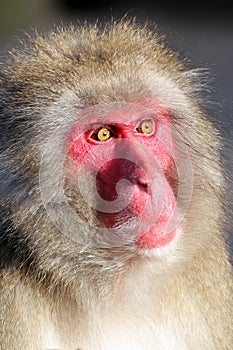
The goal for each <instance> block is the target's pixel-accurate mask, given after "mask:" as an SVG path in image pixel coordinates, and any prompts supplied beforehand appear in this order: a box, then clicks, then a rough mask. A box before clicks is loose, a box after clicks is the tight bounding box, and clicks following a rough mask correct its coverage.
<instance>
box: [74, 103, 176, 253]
mask: <svg viewBox="0 0 233 350" xmlns="http://www.w3.org/2000/svg"><path fill="white" fill-rule="evenodd" d="M148 110H149V109H146V108H144V107H142V106H140V108H137V107H136V109H135V106H134V107H133V109H132V107H130V108H127V106H123V107H122V108H119V107H118V108H116V109H115V110H114V109H113V108H110V110H109V111H108V113H107V115H106V116H104V117H103V116H102V117H98V116H97V117H95V118H93V115H92V116H90V119H88V118H85V122H84V123H83V124H82V122H81V123H79V125H78V126H76V127H75V128H74V129H73V131H72V133H71V136H70V138H69V155H70V156H71V157H72V158H73V160H74V161H75V163H76V164H77V166H78V169H82V171H84V172H85V170H84V169H87V167H88V168H89V169H88V170H93V171H94V172H95V175H96V176H95V181H96V184H95V185H96V189H97V191H96V193H97V194H98V196H99V197H100V202H101V203H102V202H103V203H104V205H102V206H101V205H99V207H98V204H97V212H98V213H99V215H100V217H101V218H102V220H103V222H104V225H105V226H106V227H108V228H111V229H114V228H117V227H124V225H126V226H125V227H130V226H129V225H130V224H132V228H131V230H129V231H128V232H130V235H131V236H132V237H131V239H132V241H133V242H134V243H135V244H136V245H137V246H139V247H143V248H155V247H160V246H164V245H166V244H168V243H169V242H170V241H171V240H172V239H173V237H174V236H175V230H173V231H172V232H169V230H168V224H169V221H170V219H171V216H172V214H173V212H174V209H175V206H176V198H175V185H174V183H173V181H172V179H174V173H175V172H176V170H175V164H174V161H173V156H172V150H173V143H172V137H171V123H170V119H169V117H168V116H167V115H166V114H165V113H161V112H160V113H158V112H156V111H151V110H149V111H148ZM93 119H94V120H95V122H94V123H93ZM89 120H90V121H89ZM84 163H85V164H86V165H85V166H84V167H83V164H84ZM122 180H128V181H129V182H130V187H129V186H128V187H127V185H128V183H123V185H125V187H124V186H123V187H121V191H120V190H119V187H118V186H119V185H120V182H121V181H122ZM122 188H123V189H122ZM119 191H120V192H121V193H119ZM120 197H121V198H120ZM97 202H98V201H97ZM114 205H115V207H114ZM127 224H128V226H127ZM122 225H123V226H122ZM128 234H129V233H128Z"/></svg>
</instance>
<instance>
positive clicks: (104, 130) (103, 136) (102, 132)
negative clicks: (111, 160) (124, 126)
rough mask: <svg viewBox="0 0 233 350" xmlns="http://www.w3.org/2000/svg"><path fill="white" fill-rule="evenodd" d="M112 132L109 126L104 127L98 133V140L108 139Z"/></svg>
mask: <svg viewBox="0 0 233 350" xmlns="http://www.w3.org/2000/svg"><path fill="white" fill-rule="evenodd" d="M110 136H111V132H110V130H108V129H107V128H102V129H100V130H99V131H98V133H97V139H98V141H106V140H108V139H109V138H110Z"/></svg>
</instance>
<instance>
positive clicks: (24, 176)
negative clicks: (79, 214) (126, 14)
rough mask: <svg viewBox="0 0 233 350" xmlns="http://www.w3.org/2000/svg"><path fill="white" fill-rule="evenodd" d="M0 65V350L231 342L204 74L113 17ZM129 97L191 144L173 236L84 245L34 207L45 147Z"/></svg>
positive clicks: (49, 39) (225, 349)
mask: <svg viewBox="0 0 233 350" xmlns="http://www.w3.org/2000/svg"><path fill="white" fill-rule="evenodd" d="M0 74H1V75H0V86H1V90H0V93H1V105H0V113H1V132H0V133H1V155H0V161H1V167H2V170H1V174H0V179H1V185H0V186H1V238H0V249H1V261H0V263H1V280H0V288H1V294H0V348H1V350H17V349H20V350H21V349H24V350H41V349H55V348H59V349H62V350H73V349H74V350H75V349H77V348H78V349H82V350H94V349H95V350H96V349H98V350H116V349H122V350H123V349H124V350H128V349H134V350H146V349H147V350H152V349H156V350H177V349H180V350H181V349H182V350H196V349H198V350H231V349H232V344H233V325H232V319H233V317H232V316H233V314H232V304H233V303H232V295H233V288H232V274H231V267H230V263H229V259H228V253H227V250H226V247H225V242H224V237H223V227H224V220H225V219H224V187H225V185H224V182H225V181H224V177H223V175H222V169H221V164H220V159H219V151H220V148H221V140H220V138H219V136H218V131H217V130H216V129H215V128H214V126H213V125H212V123H211V121H209V118H207V117H206V116H205V115H204V113H203V112H202V107H201V106H202V99H201V93H202V90H203V83H202V80H201V72H199V71H198V70H190V69H189V68H187V67H185V66H184V65H183V63H181V62H180V60H179V59H178V57H177V55H176V54H174V53H173V52H171V51H170V50H169V49H167V48H165V47H164V44H163V43H162V40H161V39H160V38H159V37H158V36H157V34H156V33H155V32H154V30H150V29H149V28H147V27H146V26H145V27H143V28H141V27H140V26H137V25H136V24H135V23H134V22H119V23H112V24H111V25H109V26H106V27H105V28H104V29H102V30H100V29H99V28H98V27H97V26H92V27H88V26H86V27H84V28H78V29H76V28H73V27H71V28H69V29H58V30H57V31H55V32H51V33H49V34H48V35H47V36H45V37H42V36H39V35H37V36H36V38H35V39H29V43H27V44H23V47H22V49H21V50H20V51H16V52H13V53H12V54H11V56H10V58H9V59H8V61H7V63H6V65H4V66H3V67H2V68H1V73H0ZM138 101H139V102H140V101H143V103H144V104H146V105H147V106H152V107H153V106H154V105H156V106H157V107H158V106H159V108H162V109H166V110H167V111H168V112H169V114H170V115H171V116H172V119H173V125H174V128H175V130H176V132H177V134H178V135H179V137H180V138H181V139H182V141H183V142H184V143H185V144H186V145H187V146H188V149H189V153H190V156H191V159H192V164H193V172H194V184H193V186H194V188H193V195H192V200H191V203H190V206H189V209H188V211H187V213H186V216H185V218H184V220H183V221H182V223H181V227H180V228H179V231H180V233H179V235H178V236H177V238H176V239H175V240H174V241H173V242H172V244H171V245H169V246H167V247H164V248H160V249H154V250H153V251H151V250H148V251H147V250H144V251H143V252H142V251H141V250H138V249H136V248H134V247H129V246H122V247H118V248H114V249H113V248H112V249H109V248H107V247H106V248H95V247H94V245H93V244H92V242H90V244H89V245H84V246H83V245H81V246H80V245H78V243H76V242H75V241H73V240H71V239H70V238H68V237H66V236H64V235H62V234H61V233H60V231H59V230H58V229H57V228H56V227H55V226H54V224H53V223H52V222H51V221H50V219H49V217H48V215H47V213H46V211H45V209H44V207H43V204H42V201H41V198H40V190H39V164H40V159H41V156H42V152H43V149H44V146H45V145H46V142H47V139H48V137H49V136H50V135H51V134H52V133H53V132H54V130H55V129H56V128H57V127H59V126H60V125H61V126H62V125H66V124H67V125H68V127H70V125H71V124H72V117H71V116H72V115H75V114H76V113H78V112H79V111H80V110H82V109H83V108H85V107H87V106H92V105H95V104H97V103H112V102H129V103H137V102H138ZM80 201H81V199H80ZM85 213H86V214H85V215H86V219H87V220H89V221H90V220H92V213H91V212H88V211H87V212H85Z"/></svg>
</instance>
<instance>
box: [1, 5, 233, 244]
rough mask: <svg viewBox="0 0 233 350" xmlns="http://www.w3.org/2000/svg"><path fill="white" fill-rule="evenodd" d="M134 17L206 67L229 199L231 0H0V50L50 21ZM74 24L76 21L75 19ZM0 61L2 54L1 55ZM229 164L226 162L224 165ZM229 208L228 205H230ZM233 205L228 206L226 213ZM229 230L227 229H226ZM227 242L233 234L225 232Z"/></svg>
mask: <svg viewBox="0 0 233 350" xmlns="http://www.w3.org/2000/svg"><path fill="white" fill-rule="evenodd" d="M124 15H127V16H128V17H134V16H136V17H137V18H138V20H139V22H143V21H145V20H151V21H154V22H156V23H157V25H158V30H159V32H160V33H162V34H165V35H166V41H167V42H168V45H169V46H170V47H172V48H173V49H175V50H178V51H179V52H180V53H181V56H184V57H187V58H188V59H190V60H191V61H192V64H193V66H194V67H206V68H208V69H210V70H211V76H212V77H213V79H214V80H213V82H212V86H213V94H212V98H211V99H212V100H213V104H212V111H213V118H215V119H217V120H218V121H220V123H221V125H222V126H223V133H224V137H225V139H226V145H225V149H224V153H225V155H227V158H228V159H229V163H228V166H227V170H228V173H229V178H230V182H229V183H230V185H229V191H228V193H229V199H230V202H231V203H233V195H232V192H233V191H232V189H231V184H233V174H232V173H231V169H232V170H233V148H232V146H233V131H232V130H233V1H232V0H221V1H208V0H202V1H201V0H195V1H192V0H190V1H187V3H184V2H183V1H172V0H170V1H169V0H164V1H162V0H154V1H149V0H144V1H141V2H140V1H133V0H115V1H114V0H0V49H1V57H4V52H6V51H7V50H8V49H10V48H11V47H12V46H15V44H16V41H15V39H14V38H15V37H23V36H24V35H25V34H24V32H25V31H26V32H30V31H31V30H32V29H33V28H38V29H39V31H42V32H43V31H46V30H48V28H50V27H53V26H54V24H61V23H63V24H64V25H66V24H69V23H70V22H72V23H74V24H75V23H77V21H80V22H81V23H82V22H83V21H85V20H87V21H88V22H95V21H96V19H97V18H99V19H101V20H102V21H109V20H110V19H111V18H115V19H119V18H121V17H122V16H124ZM77 24H78V23H77ZM2 60H4V58H2ZM229 164H231V166H230V165H229ZM232 209H233V205H232ZM231 212H233V210H230V213H229V215H231ZM232 232H233V229H232ZM230 240H231V244H232V246H233V233H231V237H230Z"/></svg>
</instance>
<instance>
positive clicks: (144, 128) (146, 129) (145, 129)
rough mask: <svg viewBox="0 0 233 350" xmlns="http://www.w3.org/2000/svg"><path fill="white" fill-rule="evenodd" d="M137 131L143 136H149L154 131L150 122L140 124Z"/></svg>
mask: <svg viewBox="0 0 233 350" xmlns="http://www.w3.org/2000/svg"><path fill="white" fill-rule="evenodd" d="M138 131H139V132H141V133H143V134H151V133H152V132H153V131H154V123H153V122H152V121H151V120H144V121H143V122H141V124H140V126H139V128H138Z"/></svg>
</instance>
